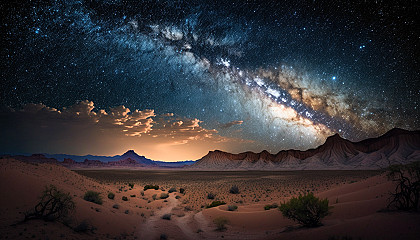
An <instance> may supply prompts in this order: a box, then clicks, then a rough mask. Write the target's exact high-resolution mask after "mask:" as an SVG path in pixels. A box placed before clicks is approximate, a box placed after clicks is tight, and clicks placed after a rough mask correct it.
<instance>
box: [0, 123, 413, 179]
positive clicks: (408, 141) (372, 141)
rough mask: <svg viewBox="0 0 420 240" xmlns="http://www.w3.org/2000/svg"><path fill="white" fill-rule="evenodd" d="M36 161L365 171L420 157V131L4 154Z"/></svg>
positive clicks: (84, 165)
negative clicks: (283, 145) (148, 152)
mask: <svg viewBox="0 0 420 240" xmlns="http://www.w3.org/2000/svg"><path fill="white" fill-rule="evenodd" d="M2 157H12V158H15V159H17V160H21V161H25V162H32V163H55V164H61V165H64V166H66V167H69V168H152V169H153V168H184V169H187V170H209V171H223V170H231V171H235V170H328V169H331V170H359V169H360V170H362V169H381V168H385V167H387V166H389V165H390V164H397V163H401V164H406V163H409V162H413V161H420V131H407V130H403V129H399V128H394V129H392V130H390V131H389V132H387V133H385V134H384V135H382V136H380V137H377V138H369V139H366V140H363V141H360V142H351V141H349V140H346V139H343V138H341V137H340V135H338V134H335V135H333V136H330V137H328V138H327V139H326V141H325V143H324V144H323V145H321V146H319V147H318V148H315V149H309V150H306V151H300V150H283V151H280V152H278V153H277V154H271V153H269V152H267V151H265V150H264V151H262V152H260V153H254V152H244V153H239V154H233V153H228V152H223V151H219V150H215V151H210V152H209V153H208V154H207V155H205V156H204V157H202V158H201V159H199V160H198V161H182V162H163V161H153V160H150V159H148V158H146V157H144V156H140V155H138V154H137V153H135V152H134V151H133V150H129V151H127V152H126V153H124V154H123V155H116V156H93V155H86V156H77V155H66V154H32V155H30V156H24V155H14V156H10V155H2Z"/></svg>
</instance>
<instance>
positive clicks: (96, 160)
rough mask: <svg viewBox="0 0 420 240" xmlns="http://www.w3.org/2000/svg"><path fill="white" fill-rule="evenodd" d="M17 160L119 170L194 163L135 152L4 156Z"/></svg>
mask: <svg viewBox="0 0 420 240" xmlns="http://www.w3.org/2000/svg"><path fill="white" fill-rule="evenodd" d="M3 157H12V158H15V159H17V160H21V161H25V162H32V163H55V164H61V165H64V166H66V167H69V168H119V167H140V168H142V167H143V168H162V167H163V168H180V167H184V166H187V165H191V164H193V163H194V161H181V162H163V161H153V160H150V159H148V158H146V157H144V156H140V155H138V154H137V153H136V152H134V150H128V151H127V152H126V153H124V154H123V155H116V156H112V157H110V156H94V155H85V156H78V155H68V154H32V155H30V156H25V155H13V156H10V155H3Z"/></svg>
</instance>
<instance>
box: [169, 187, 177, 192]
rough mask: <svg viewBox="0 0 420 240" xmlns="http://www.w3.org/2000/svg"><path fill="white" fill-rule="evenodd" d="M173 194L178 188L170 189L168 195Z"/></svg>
mask: <svg viewBox="0 0 420 240" xmlns="http://www.w3.org/2000/svg"><path fill="white" fill-rule="evenodd" d="M173 192H176V188H170V189H169V190H168V193H173Z"/></svg>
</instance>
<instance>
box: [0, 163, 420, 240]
mask: <svg viewBox="0 0 420 240" xmlns="http://www.w3.org/2000/svg"><path fill="white" fill-rule="evenodd" d="M324 174H325V173H324ZM161 175H162V176H165V174H161ZM164 178H165V177H163V179H164ZM242 178H243V179H245V177H242ZM282 178H288V176H287V175H285V176H277V175H270V174H269V173H267V174H266V175H264V176H262V177H261V179H263V180H264V179H265V180H264V181H266V180H267V179H268V180H270V181H280V180H281V179H282ZM231 179H232V178H226V177H225V178H224V180H223V179H221V180H219V184H221V183H222V182H223V181H230V180H231ZM288 179H292V178H288ZM330 179H334V178H330ZM238 181H241V180H238ZM252 181H255V180H252ZM330 181H333V180H330ZM163 182H164V180H163ZM163 182H161V185H162V186H164V188H165V190H161V189H160V190H147V191H145V192H143V194H144V196H143V195H142V191H143V186H144V185H140V183H139V184H137V183H135V186H134V188H133V189H130V188H129V187H128V186H127V183H124V182H122V181H116V182H106V181H99V180H95V179H91V178H88V177H85V176H82V175H79V174H77V173H75V172H73V171H70V170H68V169H67V168H65V167H62V166H58V165H53V164H28V163H23V162H20V161H17V160H13V159H1V161H0V191H1V192H2V196H1V198H0V213H1V214H0V222H1V225H0V232H1V234H0V235H1V236H2V237H4V238H5V237H7V238H9V239H24V238H32V237H33V236H34V238H36V239H38V238H40V239H47V238H48V239H60V238H63V239H107V238H111V239H115V238H117V239H118V238H124V237H125V238H127V239H159V238H160V237H164V236H166V237H167V238H168V239H220V238H222V237H223V238H224V239H328V238H331V237H333V236H335V237H343V236H349V237H352V238H353V239H359V238H361V239H419V237H420V228H419V227H418V226H420V214H415V213H404V212H378V211H379V210H381V209H384V208H385V206H386V204H387V197H388V192H389V191H390V190H392V188H393V186H392V183H391V182H389V181H387V179H386V178H385V177H384V176H383V175H377V176H373V177H369V178H364V179H363V178H362V179H360V180H358V181H356V182H354V183H351V184H348V183H347V184H344V183H341V184H337V183H334V182H333V183H332V184H330V187H328V188H327V189H324V188H319V191H316V195H317V196H320V197H322V198H328V199H329V201H330V204H331V205H332V206H333V207H334V208H333V209H332V214H331V215H330V216H328V217H327V218H325V219H324V221H323V223H324V226H322V227H318V228H313V229H306V228H299V226H298V225H297V224H296V223H294V222H293V221H291V220H288V219H286V218H284V217H283V216H282V215H281V213H280V211H278V210H277V209H271V210H264V209H263V207H264V205H265V204H267V203H272V202H277V203H280V202H281V201H285V200H287V199H288V198H290V196H291V195H288V196H283V195H282V193H281V192H278V193H277V195H271V199H270V200H263V201H261V202H258V203H255V202H253V201H251V199H252V194H249V193H247V194H246V195H245V193H244V195H243V196H244V197H243V200H244V203H243V204H237V203H235V202H232V201H233V200H229V199H231V197H230V196H228V195H229V194H228V193H227V192H226V196H218V197H223V199H225V201H227V204H236V205H238V210H237V211H227V205H223V206H219V207H215V208H210V209H203V210H201V211H198V210H194V211H190V210H187V209H185V207H187V206H188V204H189V203H188V201H194V200H193V199H194V196H195V195H194V194H193V195H191V196H189V195H188V194H185V195H184V194H180V193H179V192H173V193H169V197H168V198H167V199H159V196H160V194H161V193H168V191H167V190H168V187H169V186H170V185H165V184H164V183H163ZM157 183H159V182H157ZM49 184H54V185H56V186H57V187H58V188H59V189H62V190H64V191H66V192H70V193H71V195H72V196H74V200H75V202H76V205H77V209H76V211H75V214H74V216H73V219H74V222H75V223H74V225H75V224H77V223H79V222H81V221H83V220H87V221H88V222H89V223H90V224H92V225H93V226H95V228H96V230H95V231H94V232H93V233H91V232H88V233H77V232H74V231H73V230H72V229H70V228H69V227H66V226H64V225H63V224H61V223H52V222H44V221H41V220H39V221H38V220H35V221H29V222H26V223H23V224H18V225H16V226H11V225H12V224H14V223H17V222H19V221H20V220H22V219H23V212H25V211H27V210H29V209H30V208H31V207H33V206H34V205H35V204H36V202H37V198H38V196H39V194H40V193H41V191H42V190H43V188H44V187H45V186H46V185H49ZM320 184H323V182H322V181H320ZM185 186H186V189H187V191H188V190H192V189H194V188H191V189H189V188H188V186H189V185H188V183H187V182H186V183H185ZM296 186H298V185H296ZM119 189H121V191H118V190H119ZM87 190H94V191H98V192H100V193H102V195H103V197H104V203H103V204H102V205H97V204H94V203H91V202H87V201H85V200H83V194H84V193H85V192H86V191H87ZM197 191H198V192H199V190H197ZM108 192H114V193H115V199H114V200H110V199H107V198H106V195H107V193H108ZM257 192H258V191H257ZM155 194H156V197H155V198H156V200H153V195H155ZM189 194H192V193H189ZM201 194H202V193H201ZM221 194H222V193H221V192H220V193H218V195H221ZM133 195H136V196H135V197H134V196H133ZM292 195H293V194H292ZM122 196H127V197H128V198H129V201H123V200H122ZM234 197H240V195H239V196H234ZM195 199H196V201H201V202H208V201H209V200H206V199H204V196H203V197H202V200H199V198H195ZM197 199H198V200H197ZM115 204H118V205H119V208H118V209H116V208H113V206H114V205H115ZM127 210H128V211H127ZM167 213H169V214H171V220H165V219H162V215H164V214H167ZM221 216H223V217H225V218H227V219H228V220H229V223H228V224H227V230H226V231H222V232H219V231H215V228H216V227H215V225H214V223H213V220H214V219H215V218H217V217H221Z"/></svg>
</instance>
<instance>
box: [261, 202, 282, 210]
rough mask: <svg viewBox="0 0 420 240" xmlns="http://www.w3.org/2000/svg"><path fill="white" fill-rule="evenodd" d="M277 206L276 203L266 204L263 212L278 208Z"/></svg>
mask: <svg viewBox="0 0 420 240" xmlns="http://www.w3.org/2000/svg"><path fill="white" fill-rule="evenodd" d="M278 207H279V205H278V204H277V203H273V204H267V205H265V206H264V210H270V209H272V208H278Z"/></svg>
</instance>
